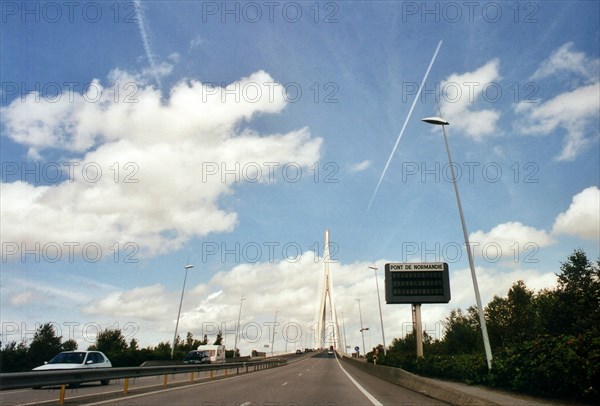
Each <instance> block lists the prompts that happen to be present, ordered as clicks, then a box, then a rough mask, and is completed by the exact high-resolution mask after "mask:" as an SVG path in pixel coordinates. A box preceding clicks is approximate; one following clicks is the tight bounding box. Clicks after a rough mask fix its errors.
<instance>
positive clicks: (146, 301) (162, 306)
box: [83, 284, 175, 320]
mask: <svg viewBox="0 0 600 406" xmlns="http://www.w3.org/2000/svg"><path fill="white" fill-rule="evenodd" d="M167 299H168V296H167V292H166V291H165V289H164V287H163V286H162V285H159V284H157V285H152V286H145V287H139V288H134V289H131V290H129V291H119V292H112V293H109V294H108V295H106V296H105V297H103V298H101V299H98V300H95V301H93V303H92V304H90V305H88V306H86V307H84V308H83V311H84V313H87V314H92V315H105V316H108V317H110V316H113V317H114V316H115V315H119V317H126V318H127V317H131V318H135V319H136V320H158V319H164V318H167V317H169V316H171V314H169V312H168V310H172V308H173V306H172V305H170V303H174V302H175V301H171V302H169V301H168V300H167Z"/></svg>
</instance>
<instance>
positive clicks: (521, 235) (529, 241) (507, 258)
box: [469, 221, 554, 265]
mask: <svg viewBox="0 0 600 406" xmlns="http://www.w3.org/2000/svg"><path fill="white" fill-rule="evenodd" d="M469 241H470V242H471V246H472V247H473V254H474V255H477V256H480V257H482V258H484V259H485V260H486V261H487V262H496V261H502V262H504V263H507V262H514V263H515V265H517V264H518V263H519V260H522V259H523V256H527V255H532V254H534V253H536V252H537V251H538V250H539V249H540V248H543V247H547V246H549V245H551V244H553V243H554V239H553V238H552V237H551V236H550V235H549V234H548V233H547V232H546V231H544V230H538V229H536V228H534V227H530V226H526V225H524V224H522V223H520V222H518V221H514V222H508V223H503V224H499V225H497V226H495V227H494V228H492V229H491V230H490V231H489V232H485V231H481V230H479V231H476V232H474V233H471V234H470V235H469Z"/></svg>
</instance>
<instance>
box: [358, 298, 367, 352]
mask: <svg viewBox="0 0 600 406" xmlns="http://www.w3.org/2000/svg"><path fill="white" fill-rule="evenodd" d="M356 301H357V302H358V315H359V317H360V335H361V336H362V345H363V353H365V354H366V350H365V333H364V331H365V330H368V329H369V327H366V328H365V327H363V323H362V311H361V310H360V299H356ZM359 356H360V353H359Z"/></svg>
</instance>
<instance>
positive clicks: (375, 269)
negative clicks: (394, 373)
mask: <svg viewBox="0 0 600 406" xmlns="http://www.w3.org/2000/svg"><path fill="white" fill-rule="evenodd" d="M369 269H372V270H373V271H375V285H376V286H377V304H378V305H379V321H381V337H382V338H383V354H384V355H385V333H384V332H383V315H382V314H381V298H380V297H379V281H378V280H377V267H375V266H370V267H369Z"/></svg>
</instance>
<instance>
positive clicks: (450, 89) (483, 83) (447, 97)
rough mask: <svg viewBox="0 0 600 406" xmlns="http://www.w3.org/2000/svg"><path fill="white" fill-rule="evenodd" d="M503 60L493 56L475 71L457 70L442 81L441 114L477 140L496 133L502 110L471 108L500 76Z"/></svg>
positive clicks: (462, 131) (454, 125)
mask: <svg viewBox="0 0 600 406" xmlns="http://www.w3.org/2000/svg"><path fill="white" fill-rule="evenodd" d="M499 65H500V61H499V60H498V59H493V60H491V61H489V62H488V63H486V64H485V65H483V66H482V67H480V68H479V69H477V70H475V71H473V72H466V73H462V74H458V73H454V74H452V75H450V76H449V77H448V78H447V79H446V80H444V81H443V82H442V84H441V89H442V102H441V107H440V108H441V110H442V115H443V116H444V118H445V119H447V120H448V121H449V122H450V124H451V125H452V127H455V128H457V130H458V131H456V132H457V133H460V134H464V135H466V136H468V137H471V138H472V139H474V140H476V141H481V140H482V139H483V138H484V137H485V136H490V135H493V134H495V133H496V127H497V126H496V123H497V121H498V119H499V118H500V113H499V112H498V111H496V110H490V109H487V110H472V107H473V105H474V104H475V102H476V101H477V100H478V99H481V97H482V94H483V90H484V89H487V88H488V87H489V86H492V85H493V83H495V82H496V81H498V80H500V73H499Z"/></svg>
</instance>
